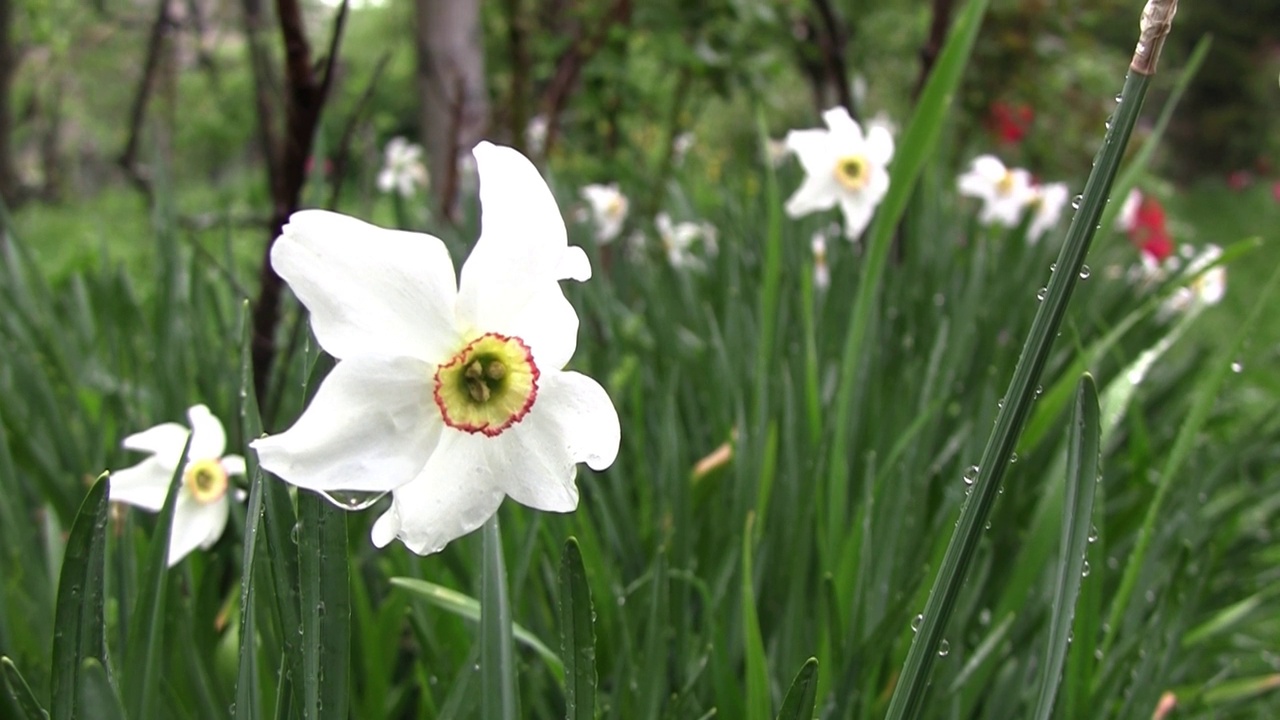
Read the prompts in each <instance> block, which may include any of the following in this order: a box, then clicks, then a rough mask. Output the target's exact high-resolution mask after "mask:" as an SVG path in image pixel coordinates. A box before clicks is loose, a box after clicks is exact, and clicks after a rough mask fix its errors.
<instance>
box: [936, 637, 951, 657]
mask: <svg viewBox="0 0 1280 720" xmlns="http://www.w3.org/2000/svg"><path fill="white" fill-rule="evenodd" d="M950 654H951V643H949V642H947V639H946V638H943V639H942V642H940V643H938V657H946V656H948V655H950Z"/></svg>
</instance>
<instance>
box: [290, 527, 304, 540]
mask: <svg viewBox="0 0 1280 720" xmlns="http://www.w3.org/2000/svg"><path fill="white" fill-rule="evenodd" d="M301 532H302V523H294V525H293V529H292V530H290V531H289V540H290V541H291V542H292V543H293V544H294V545H297V544H298V535H299V534H301Z"/></svg>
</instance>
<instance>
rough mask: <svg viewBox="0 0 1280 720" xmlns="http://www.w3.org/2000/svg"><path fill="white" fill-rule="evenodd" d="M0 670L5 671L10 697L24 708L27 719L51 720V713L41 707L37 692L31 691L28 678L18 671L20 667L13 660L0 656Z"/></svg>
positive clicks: (6, 686) (23, 711) (23, 712)
mask: <svg viewBox="0 0 1280 720" xmlns="http://www.w3.org/2000/svg"><path fill="white" fill-rule="evenodd" d="M0 671H3V672H4V685H5V688H7V689H8V693H9V697H10V698H12V699H13V704H14V705H16V706H18V709H20V710H22V715H23V717H24V718H25V720H49V713H47V712H45V709H44V708H42V707H40V702H39V701H38V700H36V696H35V693H33V692H31V687H30V686H28V685H27V681H26V679H24V678H23V677H22V673H20V672H18V667H17V666H16V665H14V664H13V661H12V660H10V659H9V658H7V657H0Z"/></svg>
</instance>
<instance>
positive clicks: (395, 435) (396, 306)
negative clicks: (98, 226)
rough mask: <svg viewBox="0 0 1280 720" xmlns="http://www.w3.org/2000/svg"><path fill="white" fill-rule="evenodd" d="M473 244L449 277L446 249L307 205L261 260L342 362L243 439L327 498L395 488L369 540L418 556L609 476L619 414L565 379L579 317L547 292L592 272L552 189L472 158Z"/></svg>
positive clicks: (493, 157)
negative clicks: (505, 507) (287, 419)
mask: <svg viewBox="0 0 1280 720" xmlns="http://www.w3.org/2000/svg"><path fill="white" fill-rule="evenodd" d="M474 155H475V159H476V166H477V170H478V172H479V175H480V205H481V211H482V214H481V232H480V239H479V241H478V242H476V245H475V247H474V249H472V251H471V255H470V257H469V258H467V261H466V263H464V264H463V266H462V273H461V279H460V280H459V279H458V277H457V276H456V275H455V274H454V269H453V262H452V261H451V259H450V257H449V253H448V251H447V250H446V249H445V246H444V243H442V242H441V241H440V240H439V239H437V238H435V237H432V236H430V235H424V234H421V233H411V232H401V231H396V230H386V229H383V228H379V227H375V226H373V225H369V224H367V223H365V222H362V221H360V220H357V219H355V218H351V217H347V216H345V215H339V214H336V213H331V212H324V211H319V210H308V211H303V212H299V213H296V214H294V215H293V217H292V218H290V220H289V224H288V225H286V226H285V228H284V233H283V235H282V236H281V237H280V238H279V239H277V240H276V243H275V246H274V247H273V249H272V251H271V264H272V267H274V268H275V270H276V272H278V273H279V274H280V276H281V277H283V278H284V279H285V280H286V281H287V282H288V283H289V287H290V288H292V290H293V292H294V294H295V295H297V296H298V299H299V300H301V301H302V304H303V305H305V306H306V307H307V309H308V310H309V311H310V313H311V328H312V331H313V332H314V333H315V336H316V339H317V340H318V341H319V343H320V346H321V347H323V348H324V349H325V350H326V351H327V352H328V353H329V354H331V355H332V356H334V357H335V358H336V359H337V360H338V362H337V364H336V365H335V366H334V368H333V370H332V371H331V372H330V373H329V375H328V376H327V377H326V378H325V380H324V382H323V383H322V384H321V385H320V388H319V390H318V391H317V393H316V395H315V398H314V399H312V401H311V404H310V405H309V406H308V407H307V409H306V411H305V412H303V414H302V416H301V417H300V418H298V420H297V422H295V423H294V425H293V427H291V428H289V429H288V430H286V431H285V432H283V433H281V434H278V435H272V436H269V437H265V438H261V439H259V440H255V441H254V442H253V443H252V447H253V448H254V449H255V450H256V451H257V453H258V458H259V460H260V461H261V463H262V467H263V468H265V469H266V470H268V471H270V472H272V473H274V474H276V475H278V476H279V477H281V478H282V479H284V480H285V481H287V482H290V483H292V484H294V485H297V486H299V487H303V488H308V489H311V490H316V491H320V492H324V493H333V492H351V493H378V492H386V491H392V492H393V502H392V505H391V508H390V509H389V510H388V511H387V512H386V513H385V514H384V515H382V516H381V517H380V518H379V519H378V520H377V522H376V523H375V524H374V527H373V542H374V544H375V545H377V546H379V547H382V546H385V545H387V544H388V543H389V542H391V541H392V540H393V539H395V538H399V539H400V540H401V541H402V542H404V544H405V545H406V546H408V547H409V548H410V549H411V550H413V551H414V552H417V553H419V554H424V555H425V554H428V553H432V552H436V551H438V550H440V549H442V548H443V547H444V546H445V545H446V544H447V543H448V542H449V541H451V540H453V539H454V538H458V537H461V536H462V535H465V534H467V533H469V532H471V531H472V530H475V529H476V528H478V527H479V526H480V525H482V524H483V523H484V522H485V521H486V520H487V519H488V518H489V517H491V516H492V515H493V514H494V513H495V512H497V510H498V506H499V505H500V504H501V503H502V499H503V498H504V497H507V496H510V497H511V498H513V499H515V500H516V501H517V502H519V503H521V504H523V505H527V506H529V507H532V508H535V509H538V510H546V511H551V512H568V511H571V510H573V509H574V508H576V507H577V504H578V489H577V486H576V484H575V482H574V478H575V476H576V474H577V463H580V462H585V463H587V465H589V466H590V467H592V468H594V469H596V470H602V469H604V468H607V467H608V466H609V465H611V464H612V463H613V460H614V458H615V457H616V456H617V453H618V444H619V440H620V429H619V424H618V414H617V411H616V410H614V407H613V403H612V402H611V401H610V400H609V396H608V395H607V394H606V393H605V391H604V388H602V387H601V386H600V384H599V383H597V382H596V381H595V380H592V379H591V378H589V377H587V376H585V375H581V374H579V373H576V372H568V371H564V370H562V368H563V367H564V366H565V364H566V363H567V362H568V361H569V359H570V358H571V357H572V356H573V352H574V349H575V347H576V345H577V334H578V316H577V313H575V312H574V309H573V306H572V305H570V304H569V302H568V300H566V299H565V296H564V293H563V291H562V290H561V289H560V285H559V281H560V280H564V279H573V280H578V281H584V280H586V279H588V278H589V277H590V276H591V265H590V263H589V261H588V260H587V256H586V253H584V252H583V251H582V249H581V248H579V247H573V246H570V245H569V244H568V240H567V236H566V232H565V226H564V220H563V219H562V218H561V215H560V210H559V208H557V207H556V202H555V198H554V197H552V195H551V190H550V189H549V188H548V187H547V185H546V183H545V182H543V180H542V177H541V176H540V175H539V174H538V171H537V169H535V168H534V166H533V164H532V163H530V162H529V161H528V160H527V159H526V158H525V157H524V156H523V155H521V154H520V153H519V152H517V151H515V150H513V149H511V148H505V147H497V146H494V145H492V144H490V143H487V142H482V143H480V144H479V145H478V146H476V148H475V151H474Z"/></svg>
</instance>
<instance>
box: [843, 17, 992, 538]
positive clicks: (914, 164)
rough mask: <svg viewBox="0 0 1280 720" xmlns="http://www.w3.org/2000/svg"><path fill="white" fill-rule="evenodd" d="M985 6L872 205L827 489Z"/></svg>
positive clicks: (931, 89)
mask: <svg viewBox="0 0 1280 720" xmlns="http://www.w3.org/2000/svg"><path fill="white" fill-rule="evenodd" d="M986 11H987V0H969V2H968V3H966V4H965V6H964V8H963V9H962V10H961V12H960V14H959V15H958V16H957V19H956V23H955V26H954V27H952V29H951V33H950V34H949V35H948V37H947V41H946V43H945V45H944V46H943V48H942V51H941V53H940V54H939V55H938V62H937V64H936V65H934V68H933V71H932V72H931V73H930V74H929V80H928V81H927V82H926V83H925V86H924V90H923V92H921V94H920V101H919V103H918V104H917V105H916V109H915V112H914V113H913V114H912V116H911V120H910V122H909V123H908V124H907V128H906V130H905V131H904V132H903V133H902V137H901V138H900V139H899V140H898V141H897V143H896V145H897V148H898V151H897V156H896V157H894V159H893V163H892V165H891V166H890V178H891V183H890V185H889V191H888V193H887V194H886V195H885V198H884V201H883V202H881V203H880V207H879V208H878V209H877V210H876V216H875V220H874V221H873V223H872V225H871V229H870V231H869V235H868V239H867V246H866V247H867V254H866V258H865V260H864V261H863V271H862V277H861V280H860V281H859V283H858V295H857V298H856V299H855V300H854V304H853V313H852V315H851V316H850V319H849V329H848V334H847V335H846V336H845V344H844V354H843V355H842V357H843V362H842V363H841V367H840V382H839V385H838V390H837V392H836V398H835V424H834V430H833V432H834V435H833V442H832V443H831V456H830V459H829V462H828V464H827V467H828V468H829V471H828V472H829V480H828V485H827V487H828V492H829V493H830V492H833V491H834V490H835V489H837V488H843V487H844V486H845V485H846V484H847V478H848V466H849V464H850V462H851V458H849V454H848V450H847V447H846V443H847V441H848V437H847V436H848V432H849V423H850V421H851V419H852V414H853V410H854V394H855V391H856V390H857V382H856V380H857V372H858V363H859V362H861V361H862V359H863V358H864V357H866V355H867V352H866V350H867V348H866V344H867V335H868V333H869V332H870V330H871V324H872V318H873V315H874V314H875V312H876V306H877V303H876V300H877V296H878V295H879V291H880V286H881V284H882V280H883V276H884V269H885V264H886V263H887V262H888V259H889V251H890V248H891V246H892V245H893V236H894V232H895V229H896V228H897V227H898V223H899V221H900V220H901V219H902V216H903V213H904V212H906V209H907V203H908V201H909V200H910V199H911V195H912V193H913V192H914V190H915V186H916V182H917V181H918V180H919V178H920V174H921V172H922V171H923V170H924V167H925V165H926V163H927V162H928V161H929V160H930V159H932V157H933V154H934V150H935V149H936V147H937V145H938V139H939V138H940V137H941V134H942V126H943V123H944V122H945V121H946V119H947V116H948V109H949V108H950V106H951V101H952V98H953V97H954V96H955V92H956V88H957V87H958V86H959V84H960V79H961V77H962V76H963V74H964V68H965V66H966V64H967V62H968V58H969V54H970V52H971V51H972V50H973V45H974V42H975V41H976V40H977V37H978V30H979V29H980V28H981V27H982V18H983V16H984V15H985V14H986ZM828 531H829V533H830V534H831V536H832V537H829V538H828V539H827V540H826V545H827V547H826V548H825V551H826V554H827V555H828V556H831V555H834V553H835V551H836V547H837V545H836V542H837V540H836V533H835V529H834V528H829V530H828Z"/></svg>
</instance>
